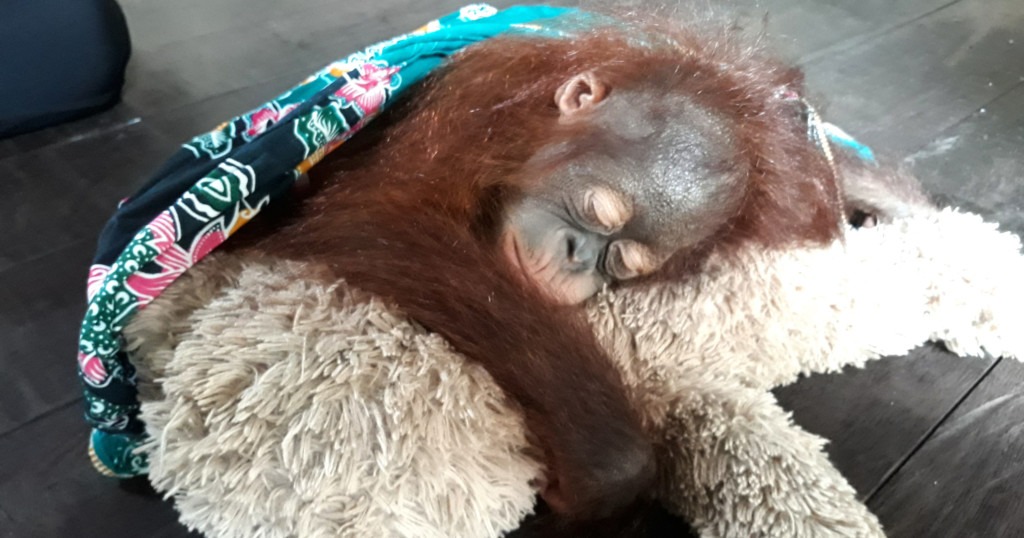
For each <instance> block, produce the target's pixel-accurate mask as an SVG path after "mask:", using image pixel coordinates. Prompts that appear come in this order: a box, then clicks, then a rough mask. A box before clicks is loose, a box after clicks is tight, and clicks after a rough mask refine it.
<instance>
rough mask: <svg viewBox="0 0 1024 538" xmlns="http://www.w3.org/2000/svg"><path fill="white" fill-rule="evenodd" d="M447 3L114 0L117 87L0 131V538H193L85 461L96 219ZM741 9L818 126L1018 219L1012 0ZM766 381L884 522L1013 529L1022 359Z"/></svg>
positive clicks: (1023, 138) (1018, 10)
mask: <svg viewBox="0 0 1024 538" xmlns="http://www.w3.org/2000/svg"><path fill="white" fill-rule="evenodd" d="M462 3H465V2H463V1H460V0H419V1H417V0H376V1H373V2H362V1H361V2H352V1H348V0H178V1H173V2H158V1H153V0H123V1H122V5H123V7H124V10H125V12H126V15H127V18H128V22H129V26H130V29H131V33H132V38H133V41H134V55H133V57H132V60H131V64H130V67H129V73H128V84H127V87H126V90H125V96H124V102H123V103H122V104H121V105H119V106H117V107H116V108H115V109H113V110H110V111H108V112H105V113H103V114H101V115H99V116H95V117H92V118H88V119H86V120H82V121H78V122H75V123H72V124H67V125H63V126H59V127H55V128H51V129H48V130H44V131H40V132H37V133H32V134H29V135H24V136H21V137H17V138H13V139H7V140H0V230H3V232H2V233H0V371H2V372H3V379H4V383H3V386H4V390H3V391H0V536H2V537H17V538H28V537H65V536H66V537H79V538H89V537H129V536H131V537H154V538H157V537H166V538H170V537H180V536H186V535H187V533H186V531H185V530H184V528H183V527H181V526H180V525H179V524H178V523H177V522H176V521H175V517H174V512H173V510H172V508H171V507H170V506H169V505H168V504H166V503H164V502H161V501H159V500H157V499H152V498H147V497H144V496H139V495H134V494H132V493H130V492H127V491H125V490H124V489H122V488H119V487H118V486H117V485H116V484H115V483H113V482H111V481H109V480H107V479H103V478H101V477H99V476H97V475H96V474H94V473H93V471H92V470H91V469H90V467H89V465H88V463H87V460H86V458H85V456H84V453H83V449H84V447H85V444H86V428H85V426H84V425H83V424H82V422H81V419H80V416H81V409H80V405H81V402H80V400H79V397H78V389H77V382H76V379H75V375H74V360H73V357H74V350H75V339H76V335H77V325H78V323H79V320H80V318H81V315H82V312H83V308H84V293H85V291H84V284H85V275H86V268H87V265H88V262H89V258H90V256H91V254H92V249H93V245H94V241H95V238H96V236H97V233H98V231H99V228H100V226H101V225H102V223H103V222H104V220H105V219H106V218H107V217H108V216H109V215H110V213H111V211H112V210H113V207H114V203H115V202H116V200H118V199H119V198H121V197H123V196H124V195H126V194H128V193H130V192H131V191H132V190H133V189H134V187H135V186H136V185H137V184H138V183H139V182H140V181H141V180H142V179H143V178H144V177H145V176H146V175H147V173H148V172H150V171H151V170H152V169H153V168H154V167H155V166H156V165H157V164H158V163H159V162H160V161H161V160H162V159H163V158H164V157H166V156H168V155H169V154H170V153H171V151H173V150H174V148H175V146H176V145H177V144H178V143H180V142H181V141H183V140H184V139H185V138H187V137H188V136H190V135H192V134H195V133H198V132H201V131H204V130H207V129H209V128H211V127H212V126H214V125H216V124H217V123H219V122H220V121H221V120H223V119H225V118H227V117H229V116H232V115H234V114H236V113H239V112H242V111H244V110H246V109H247V108H248V107H250V106H252V105H255V104H258V103H260V102H262V101H263V100H265V99H266V98H268V97H271V96H273V95H275V94H276V93H277V92H278V91H281V90H284V89H286V88H287V87H289V86H290V85H291V84H292V83H293V82H296V81H297V80H298V79H300V78H302V76H304V75H305V74H307V73H310V72H312V71H313V70H315V69H316V68H318V67H320V66H321V65H323V64H326V63H327V62H329V61H330V60H332V59H334V58H335V57H339V56H342V55H344V54H346V53H348V52H352V51H355V50H357V49H359V48H361V47H362V46H364V45H367V44H369V43H371V42H374V41H377V40H380V39H383V38H387V37H390V36H393V35H396V34H398V33H402V32H404V31H407V30H409V29H412V28H415V27H417V26H418V25H419V24H421V23H423V22H425V21H426V20H429V19H430V18H432V17H435V16H437V15H439V14H442V13H445V12H447V11H450V10H451V9H453V8H455V7H457V6H459V5H460V4H462ZM507 3H508V2H496V4H499V5H502V4H507ZM739 5H740V12H741V13H742V14H743V17H742V20H745V21H748V23H749V24H760V22H759V21H761V19H762V16H763V15H764V14H765V13H767V14H768V15H769V17H768V22H767V28H768V31H769V33H770V35H771V36H772V37H771V39H772V41H773V42H774V43H775V45H776V46H777V47H778V49H779V50H781V51H782V52H783V53H784V54H785V55H786V56H787V57H789V58H791V59H792V60H793V61H795V62H797V63H799V64H800V65H802V66H803V67H804V69H805V70H806V72H807V77H808V81H809V85H810V87H811V89H812V90H813V92H814V97H815V98H816V99H817V100H818V101H820V102H823V103H824V104H825V109H826V111H827V115H828V117H829V119H830V120H832V121H834V122H836V123H838V124H840V125H842V126H844V127H845V128H846V129H847V130H849V131H851V132H853V133H856V134H857V135H858V136H859V137H860V138H861V139H862V140H863V141H865V142H867V143H868V144H870V145H872V146H874V147H875V148H876V150H880V151H881V152H883V153H885V154H888V155H889V156H890V157H893V158H894V159H896V160H901V161H902V162H903V163H904V164H905V165H906V166H908V167H909V168H910V169H912V170H913V171H915V172H916V173H917V174H918V175H919V176H920V177H921V178H922V179H923V180H924V181H925V183H926V184H927V185H928V187H929V189H930V190H931V191H932V192H934V193H935V194H936V196H937V197H938V199H939V200H940V201H942V202H944V203H948V204H953V205H959V206H961V207H964V208H966V209H970V210H972V211H976V212H979V213H981V214H983V215H985V216H986V217H988V218H991V219H993V220H996V221H998V222H1000V223H1002V224H1003V225H1004V227H1005V228H1007V229H1010V230H1013V231H1015V232H1017V233H1024V211H1022V210H1021V204H1022V203H1024V0H952V1H950V0H891V1H890V0H819V1H814V0H764V1H762V2H760V3H757V4H755V3H751V2H741V3H740V4H739ZM0 77H2V76H0ZM879 278H884V275H879ZM1022 329H1024V328H1022ZM777 395H778V397H779V398H780V400H781V401H782V402H783V404H784V405H785V406H786V407H787V408H788V409H791V410H792V411H793V412H794V415H795V419H796V421H797V422H798V423H799V424H800V425H802V426H803V427H805V428H807V429H808V430H810V431H812V432H815V433H818V434H821V435H823V436H825V437H827V438H828V439H830V440H831V441H832V442H831V444H830V445H829V447H828V451H829V453H830V455H831V456H832V458H833V460H834V461H835V463H836V465H837V466H838V467H839V468H840V470H841V471H843V473H844V474H845V475H846V476H847V477H849V479H850V481H851V482H852V483H853V485H854V487H856V489H857V491H858V492H859V493H860V494H861V495H862V496H863V498H864V499H865V500H866V502H867V503H868V505H869V506H870V508H871V509H872V510H873V511H874V512H875V513H877V514H878V515H879V517H880V518H881V519H882V521H883V523H884V525H885V526H886V528H887V529H888V532H889V533H890V535H891V536H893V537H908V538H916V537H933V536H934V537H946V536H950V537H1017V536H1024V367H1022V366H1021V365H1020V364H1018V363H1016V362H1013V361H1010V360H1000V359H994V358H958V357H954V356H951V355H949V354H948V353H945V352H943V351H941V350H938V349H934V348H922V349H921V350H919V351H918V352H915V353H913V354H912V355H911V356H910V357H909V358H893V359H887V360H883V361H878V362H874V363H872V364H870V365H869V366H868V367H867V368H865V369H862V370H851V371H848V372H844V373H842V374H837V375H822V376H814V377H811V378H808V379H804V380H801V381H800V382H798V383H796V384H794V385H792V386H789V387H786V388H783V389H780V390H778V391H777Z"/></svg>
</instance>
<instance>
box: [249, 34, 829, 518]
mask: <svg viewBox="0 0 1024 538" xmlns="http://www.w3.org/2000/svg"><path fill="white" fill-rule="evenodd" d="M658 31H659V32H660V34H659V35H662V38H661V39H660V40H651V41H650V42H648V43H647V44H645V45H638V44H637V43H636V42H635V41H634V40H631V39H630V38H629V36H628V35H626V33H625V32H618V31H614V30H607V31H605V30H602V31H594V32H591V33H588V34H585V35H582V36H580V37H579V38H576V39H546V38H539V37H538V38H513V37H507V38H497V39H493V40H491V41H488V42H485V43H482V44H479V45H476V46H473V47H470V48H469V49H467V50H466V51H464V52H463V53H460V54H459V55H457V56H456V57H455V58H454V59H453V60H452V61H451V62H450V63H449V64H448V65H447V67H445V68H443V69H441V70H440V71H439V72H438V73H436V74H434V75H432V76H431V77H430V78H429V79H428V80H427V82H426V83H425V84H424V85H423V87H422V88H420V89H419V90H418V91H415V92H410V94H412V95H414V96H415V97H414V98H412V99H407V100H406V101H404V102H403V103H400V104H399V105H398V106H396V108H394V109H392V110H391V111H389V112H388V113H386V114H385V116H384V117H383V118H382V119H381V120H380V121H379V123H378V124H377V125H376V126H375V128H378V129H379V130H377V134H376V137H374V136H371V135H368V134H367V135H360V136H361V137H362V139H361V140H362V142H360V141H359V140H360V138H359V137H357V139H354V140H353V141H352V142H350V143H348V144H347V145H346V146H342V148H341V149H339V150H338V151H337V152H335V153H334V154H332V155H331V156H329V157H328V158H327V159H326V160H325V162H324V163H322V164H321V165H319V166H318V167H317V168H314V169H313V170H312V171H311V173H310V176H311V179H312V180H313V183H314V184H323V185H324V187H323V188H322V189H321V190H320V191H319V192H317V193H316V194H314V195H312V197H311V198H310V199H308V200H306V201H305V203H304V204H303V206H302V207H301V209H300V210H299V212H298V214H297V215H296V216H295V217H294V219H293V221H292V222H291V223H289V224H287V225H285V226H283V227H280V228H278V229H276V230H274V231H273V232H272V233H270V234H269V235H267V236H266V237H263V238H262V239H260V240H259V241H258V242H257V243H255V244H254V246H252V247H250V248H254V249H256V250H258V251H260V252H261V253H266V254H271V255H276V256H283V257H287V258H295V259H302V260H309V261H318V262H321V263H323V264H326V265H328V266H329V267H331V268H332V269H333V271H334V273H335V274H336V275H337V276H338V277H340V278H344V279H346V280H347V281H348V283H349V284H351V285H353V286H356V287H359V288H361V289H363V290H364V291H367V292H370V293H373V294H375V295H377V296H379V297H382V298H385V299H387V300H390V301H391V302H392V303H393V304H394V305H395V306H397V307H398V308H399V309H401V310H402V311H403V312H404V313H405V314H406V315H408V316H409V317H410V318H412V319H414V320H416V321H417V322H419V323H420V324H422V325H423V326H425V327H426V328H427V329H429V330H431V331H433V332H435V333H438V334H440V335H441V336H443V337H445V338H446V339H447V341H448V342H449V343H450V344H451V345H452V346H453V347H454V348H455V349H456V350H458V351H459V352H461V353H462V354H463V355H464V356H466V357H467V358H468V359H470V360H472V361H475V362H477V363H479V364H481V365H483V366H484V367H485V368H486V369H487V371H488V372H489V373H490V374H491V376H492V377H493V378H494V380H495V381H496V383H497V384H498V386H500V387H501V389H502V390H504V391H505V393H506V394H507V395H508V396H509V397H510V398H512V399H514V400H515V401H516V402H518V403H519V404H520V406H521V408H522V410H523V413H524V417H525V421H526V425H527V427H528V430H529V432H530V433H531V435H532V436H533V438H534V441H535V444H536V446H537V447H538V448H539V449H541V451H542V455H543V457H544V458H545V462H546V464H547V468H548V475H547V478H546V480H545V481H544V483H543V484H538V485H539V487H540V494H541V496H542V497H543V498H544V499H545V500H546V501H547V502H548V504H549V505H550V506H551V507H552V508H553V509H554V510H555V511H556V512H558V513H560V514H563V515H567V516H570V517H573V518H591V517H597V516H601V515H604V514H608V513H612V512H615V511H616V510H618V509H620V508H622V507H624V506H625V505H628V504H630V503H632V502H633V501H634V500H635V499H636V498H637V497H638V496H640V495H642V494H643V493H645V492H646V491H649V490H650V488H651V487H652V484H653V482H654V478H655V472H656V465H655V461H654V449H653V447H652V445H651V440H650V439H649V438H648V437H647V435H646V434H645V431H644V425H643V423H642V421H641V418H640V417H639V416H638V415H637V412H636V411H635V410H634V409H633V408H632V406H631V404H630V398H629V397H628V395H627V394H626V391H625V388H624V385H623V382H622V379H621V378H620V374H619V373H618V371H617V370H616V369H615V368H614V367H613V365H612V364H611V362H610V360H609V359H608V357H607V355H606V352H605V351H604V350H603V349H602V348H601V347H600V346H599V345H598V343H597V342H596V341H595V337H594V335H593V333H592V331H591V330H590V328H589V327H588V325H587V323H586V320H585V319H584V317H583V315H582V310H581V309H580V308H579V307H576V306H572V305H578V304H579V303H581V302H583V301H585V300H586V299H588V298H589V297H591V296H593V295H594V294H595V293H596V292H597V291H599V290H600V289H601V288H602V287H603V286H605V285H624V284H627V283H629V282H630V281H635V280H638V279H641V280H649V279H651V278H665V279H668V278H682V277H684V276H685V271H688V270H693V268H695V267H697V268H699V266H700V262H701V260H703V259H704V258H705V257H706V256H707V254H708V253H709V252H711V251H712V250H714V251H718V252H728V251H729V250H730V249H735V248H736V247H737V246H738V245H740V244H743V243H749V242H756V243H758V244H764V245H773V244H782V243H786V242H825V241H830V240H832V239H834V238H836V237H838V236H839V235H840V234H841V233H842V220H843V212H844V207H843V204H842V201H841V196H840V186H839V185H838V183H837V181H836V178H835V177H834V175H833V172H832V168H831V167H830V165H829V163H828V162H827V161H826V159H825V158H824V157H823V155H822V152H821V151H820V150H819V149H818V148H817V147H815V145H814V144H813V143H812V142H811V141H810V140H808V139H807V135H806V132H807V130H806V125H805V123H804V122H803V120H802V119H801V117H800V115H799V114H798V113H794V110H793V107H792V104H791V103H787V102H784V101H782V100H780V99H779V98H778V94H779V92H778V90H779V88H784V87H785V88H798V87H799V74H798V73H797V72H795V71H794V70H791V69H787V68H785V67H783V66H780V65H778V64H775V63H773V62H771V61H769V60H765V59H764V58H761V57H758V56H755V55H753V54H751V53H750V52H749V51H748V50H746V49H744V50H739V49H737V48H733V47H722V46H716V45H712V44H708V45H705V44H704V43H705V42H704V41H701V40H699V39H696V38H694V36H692V35H689V34H687V33H686V31H684V30H678V31H676V30H671V31H668V30H665V29H664V28H661V29H659V30H658ZM673 32H678V33H677V34H674V33H673Z"/></svg>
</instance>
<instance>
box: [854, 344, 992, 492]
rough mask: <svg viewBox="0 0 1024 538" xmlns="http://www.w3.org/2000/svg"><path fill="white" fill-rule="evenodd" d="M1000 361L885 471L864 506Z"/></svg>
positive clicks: (983, 374) (986, 371) (987, 370)
mask: <svg viewBox="0 0 1024 538" xmlns="http://www.w3.org/2000/svg"><path fill="white" fill-rule="evenodd" d="M967 360H969V359H967ZM1002 361H1003V359H1002V358H1001V357H1000V358H997V359H996V360H995V361H993V362H992V364H991V365H989V367H988V368H986V369H985V371H984V372H983V373H982V374H981V375H980V376H979V377H978V379H977V380H975V382H974V383H972V384H971V386H970V387H969V388H968V389H967V390H966V391H965V392H964V393H963V394H961V395H960V397H959V398H957V400H956V402H955V403H954V404H953V405H952V406H951V407H950V408H949V409H948V410H946V412H945V413H944V414H943V415H942V417H941V418H939V420H938V421H937V422H936V423H935V424H934V425H933V426H932V427H931V428H929V429H928V431H926V432H925V433H924V435H922V436H921V438H920V439H919V440H918V442H917V443H915V444H914V446H913V447H912V448H911V449H910V451H908V452H907V453H906V454H905V455H904V456H902V457H901V458H900V459H898V460H897V461H896V462H895V463H894V464H893V465H892V467H890V468H889V470H888V471H886V472H885V474H884V475H882V479H881V480H879V481H878V484H876V485H875V487H873V488H871V490H870V491H868V493H867V494H866V495H864V497H863V500H864V502H865V504H867V503H869V502H870V501H871V500H872V499H873V498H874V497H875V496H876V495H877V494H878V493H879V492H880V491H881V490H882V489H883V488H885V486H886V485H887V484H888V483H889V482H890V481H891V480H892V479H893V478H895V477H896V475H897V474H898V473H899V472H900V470H901V469H903V467H905V466H906V465H907V463H909V462H910V460H911V459H912V458H913V457H914V455H916V454H917V452H918V451H919V450H921V448H922V447H923V446H924V445H925V443H927V442H928V441H929V440H931V438H932V437H934V436H935V432H937V431H938V430H939V428H940V427H942V425H943V424H945V423H946V422H947V421H948V420H949V418H950V417H951V416H952V415H953V413H955V412H956V410H957V409H959V408H960V407H961V406H962V405H963V403H964V401H965V400H967V398H968V397H969V396H970V395H971V394H973V393H974V391H975V390H976V389H977V388H978V386H979V385H981V383H982V381H984V380H985V379H986V378H988V376H989V374H991V373H992V370H994V369H995V367H996V366H998V365H999V363H1001V362H1002Z"/></svg>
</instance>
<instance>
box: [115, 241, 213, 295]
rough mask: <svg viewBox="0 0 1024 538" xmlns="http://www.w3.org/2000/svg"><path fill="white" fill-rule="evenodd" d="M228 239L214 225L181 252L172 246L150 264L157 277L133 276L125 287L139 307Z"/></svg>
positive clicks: (142, 274) (145, 274)
mask: <svg viewBox="0 0 1024 538" xmlns="http://www.w3.org/2000/svg"><path fill="white" fill-rule="evenodd" d="M151 225H152V224H151ZM227 238H228V236H227V234H226V233H224V230H223V227H222V226H221V225H220V223H219V222H218V223H215V224H214V225H213V226H211V227H210V228H209V229H208V230H207V231H205V232H203V233H201V234H200V235H199V237H198V238H197V239H196V240H195V241H194V242H193V243H192V246H191V248H189V249H188V250H185V249H184V248H182V247H181V246H179V245H177V244H172V245H171V246H170V247H169V248H168V249H166V250H164V251H163V252H161V253H160V254H159V255H158V256H157V257H156V259H155V260H153V261H154V262H155V263H156V264H157V265H158V266H160V268H161V270H160V272H159V273H135V274H133V275H132V276H130V277H128V279H127V280H126V281H125V286H127V287H128V288H130V289H131V290H132V292H133V293H134V294H135V295H136V296H138V298H139V306H140V307H142V306H145V305H147V304H149V303H150V302H152V301H153V299H155V298H156V297H157V296H158V295H160V294H161V293H162V292H163V291H164V290H165V289H167V286H170V285H171V283H172V282H174V281H175V280H176V279H177V278H178V277H179V276H181V274H182V273H184V272H185V271H186V270H187V269H188V268H189V267H192V266H193V265H195V264H196V263H198V262H199V260H201V259H203V258H204V257H205V256H206V255H207V254H209V253H210V252H211V251H212V250H213V249H215V248H217V246H219V245H220V244H221V243H223V242H224V241H225V240H226V239H227Z"/></svg>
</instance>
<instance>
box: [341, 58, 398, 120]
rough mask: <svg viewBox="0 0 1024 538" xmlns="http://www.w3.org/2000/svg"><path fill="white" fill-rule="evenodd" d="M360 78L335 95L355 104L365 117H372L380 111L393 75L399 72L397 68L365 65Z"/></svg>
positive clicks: (350, 82)
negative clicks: (371, 115)
mask: <svg viewBox="0 0 1024 538" xmlns="http://www.w3.org/2000/svg"><path fill="white" fill-rule="evenodd" d="M359 72H360V73H361V74H362V76H361V77H360V78H357V79H353V80H350V81H348V84H345V85H344V86H342V87H341V89H339V90H338V91H336V92H334V95H336V96H338V97H341V98H343V99H345V100H347V101H348V102H350V103H355V104H356V105H357V106H359V108H360V109H362V111H363V114H364V115H370V114H373V113H375V112H377V110H379V109H380V106H381V105H383V104H384V99H385V98H386V97H387V90H388V89H390V88H391V75H393V74H395V73H397V72H398V68H397V67H377V66H376V65H373V64H363V65H362V66H361V67H360V68H359Z"/></svg>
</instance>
